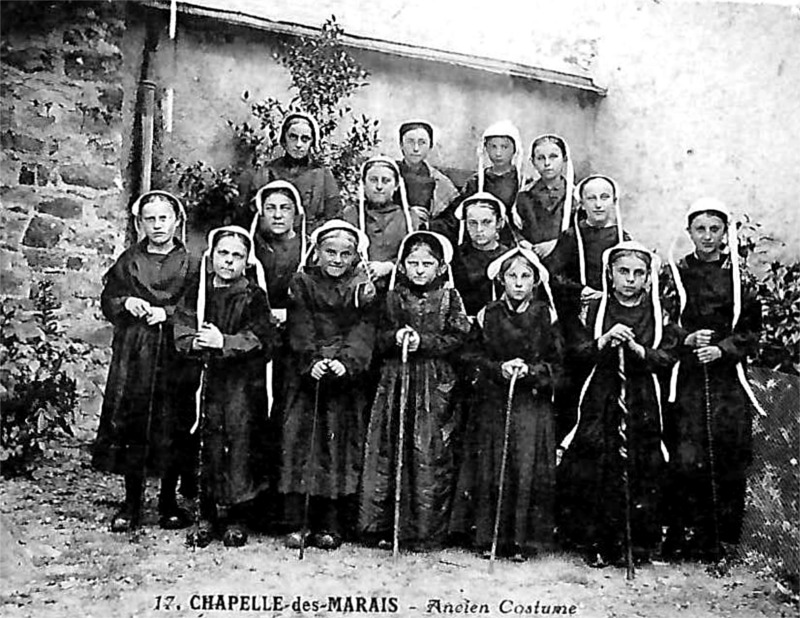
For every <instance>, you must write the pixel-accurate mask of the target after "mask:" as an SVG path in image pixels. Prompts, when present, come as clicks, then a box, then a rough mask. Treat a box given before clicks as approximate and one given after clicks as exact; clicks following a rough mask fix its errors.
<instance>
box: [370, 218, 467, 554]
mask: <svg viewBox="0 0 800 618" xmlns="http://www.w3.org/2000/svg"><path fill="white" fill-rule="evenodd" d="M452 255H453V249H452V246H451V245H450V242H449V241H448V240H447V239H446V238H445V237H444V236H441V235H440V234H435V233H433V232H428V231H419V232H413V233H411V234H409V235H408V236H406V238H405V239H404V240H403V243H402V244H401V246H400V250H399V253H398V260H397V266H396V270H395V273H394V275H393V276H394V280H393V282H392V283H393V285H391V286H390V289H389V292H388V294H387V296H386V300H385V303H384V307H383V311H382V313H381V316H380V321H379V323H378V336H377V345H376V355H378V357H379V360H380V361H381V363H382V365H381V374H380V375H381V377H380V382H379V384H378V390H377V394H376V396H375V400H374V402H373V404H372V411H371V413H370V421H369V428H368V430H367V440H366V450H365V454H364V471H363V476H362V483H361V503H360V512H359V529H360V531H361V532H362V533H363V534H365V535H366V536H367V537H368V538H373V539H376V540H378V541H380V542H382V543H384V544H385V545H386V546H387V547H391V544H390V543H388V539H390V538H391V536H392V530H393V504H394V496H395V487H396V485H395V470H396V467H397V458H398V450H397V447H398V425H399V418H400V417H399V414H400V412H399V409H400V406H401V405H403V402H401V401H400V397H401V389H402V386H401V382H402V372H403V364H402V359H401V350H402V346H403V337H406V336H407V337H409V346H408V351H409V357H408V362H407V371H408V390H407V393H406V401H405V405H406V412H405V417H404V421H405V425H404V426H405V433H404V438H405V441H404V445H403V451H402V456H403V465H402V469H403V470H404V471H405V472H404V474H403V477H402V483H401V485H400V487H401V506H400V512H401V526H400V530H399V531H398V534H399V539H400V540H401V541H402V542H403V543H408V544H412V545H413V546H415V547H428V548H430V547H435V546H441V545H442V544H443V543H444V541H445V538H446V535H447V520H448V516H449V511H450V501H451V498H452V487H453V481H454V475H455V469H454V455H455V454H454V443H455V433H456V430H457V427H458V419H457V417H456V407H455V406H454V401H453V394H454V387H455V384H456V373H455V370H454V368H453V366H452V363H451V361H450V357H452V356H453V355H454V354H455V353H456V352H457V350H458V349H459V348H460V346H461V345H462V344H463V342H464V340H465V338H466V335H467V333H468V332H469V322H468V321H467V316H466V314H465V313H464V307H463V305H462V303H461V298H460V296H459V294H458V292H457V291H456V290H454V289H453V288H452V281H451V280H450V277H449V276H448V273H449V263H450V261H451V260H452Z"/></svg>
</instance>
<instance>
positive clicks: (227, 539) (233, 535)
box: [222, 524, 247, 547]
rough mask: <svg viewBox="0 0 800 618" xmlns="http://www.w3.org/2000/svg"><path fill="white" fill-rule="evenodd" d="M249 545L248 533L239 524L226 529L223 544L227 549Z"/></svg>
mask: <svg viewBox="0 0 800 618" xmlns="http://www.w3.org/2000/svg"><path fill="white" fill-rule="evenodd" d="M245 543H247V531H246V530H245V529H244V528H242V527H241V526H240V525H239V524H231V525H229V526H228V527H227V528H225V532H224V533H223V535H222V544H223V545H225V547H241V546H242V545H244V544H245Z"/></svg>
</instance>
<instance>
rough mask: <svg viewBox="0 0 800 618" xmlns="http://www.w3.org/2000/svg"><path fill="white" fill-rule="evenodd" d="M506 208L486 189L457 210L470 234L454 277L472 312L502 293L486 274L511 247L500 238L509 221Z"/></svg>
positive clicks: (459, 251)
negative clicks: (505, 217) (504, 216)
mask: <svg viewBox="0 0 800 618" xmlns="http://www.w3.org/2000/svg"><path fill="white" fill-rule="evenodd" d="M503 212H504V205H503V203H502V202H501V201H500V200H499V199H498V198H496V197H495V196H494V195H492V194H491V193H485V192H484V193H476V194H474V195H471V196H470V197H468V198H467V199H465V200H464V201H463V202H461V204H459V206H458V208H456V211H455V215H456V218H458V219H459V220H462V221H465V227H466V230H467V238H466V240H464V242H463V243H461V244H460V245H459V246H458V248H457V249H456V252H455V256H454V257H453V280H454V282H455V286H456V289H457V290H458V292H459V294H460V295H461V297H462V299H463V300H464V308H465V309H466V311H467V315H469V316H473V317H474V316H475V315H477V313H478V311H480V310H481V309H483V307H485V306H486V305H487V304H488V303H490V302H491V301H493V300H495V299H496V298H497V296H499V295H498V294H496V290H495V288H496V287H497V283H496V282H495V281H493V280H491V279H488V278H487V277H486V269H487V268H488V267H489V264H490V263H491V262H493V261H494V260H496V259H497V258H498V257H500V256H501V255H503V254H504V253H505V252H506V251H508V247H507V246H506V245H504V244H502V243H501V242H500V231H501V230H502V229H503V227H504V226H505V225H506V220H505V219H504V218H503Z"/></svg>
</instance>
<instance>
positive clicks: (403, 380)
mask: <svg viewBox="0 0 800 618" xmlns="http://www.w3.org/2000/svg"><path fill="white" fill-rule="evenodd" d="M409 339H410V333H408V332H406V333H405V334H404V335H403V345H402V348H401V353H400V410H399V411H398V415H397V416H398V421H397V422H398V427H397V464H396V467H395V473H394V530H393V532H392V560H394V561H395V562H397V556H398V555H399V554H400V495H401V491H402V488H401V485H402V482H403V450H404V448H405V438H406V405H407V401H406V399H408V343H409Z"/></svg>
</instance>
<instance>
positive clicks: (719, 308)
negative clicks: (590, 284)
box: [665, 198, 763, 559]
mask: <svg viewBox="0 0 800 618" xmlns="http://www.w3.org/2000/svg"><path fill="white" fill-rule="evenodd" d="M687 230H688V233H689V236H690V238H691V240H692V242H693V243H694V251H693V252H692V253H689V254H688V255H686V256H684V257H683V258H682V259H681V260H680V261H679V262H677V263H676V262H675V261H674V260H671V264H670V266H671V267H672V274H673V278H674V280H675V287H676V288H677V291H678V296H679V299H680V311H679V315H678V319H679V323H680V325H681V327H682V329H683V333H682V343H683V345H682V346H681V348H680V357H679V364H678V365H677V366H676V367H675V369H674V371H673V381H672V388H671V393H670V401H671V402H675V405H674V406H673V407H672V409H671V415H670V423H669V425H670V426H669V432H668V437H669V447H670V452H671V453H673V461H672V465H671V491H670V493H669V496H668V504H667V509H668V512H669V514H670V519H671V521H670V524H671V525H670V530H669V536H668V543H667V547H666V548H665V550H666V551H667V553H672V554H673V555H678V556H681V555H682V556H687V557H695V558H701V559H702V558H710V557H719V555H720V554H719V550H720V547H719V546H718V545H719V543H718V541H719V542H721V543H723V548H724V547H725V546H730V545H736V544H738V542H739V538H740V535H741V530H742V517H743V514H744V500H745V489H746V476H747V467H748V465H749V464H750V463H751V461H752V410H753V407H755V408H756V409H757V410H759V411H760V412H762V413H763V411H761V408H760V406H758V403H757V402H756V401H755V398H754V397H753V392H752V390H751V388H750V385H749V384H748V383H747V379H746V376H745V373H744V368H743V366H744V363H745V362H746V360H747V356H748V355H750V354H754V353H755V352H756V347H757V345H758V340H759V334H760V330H761V307H760V304H759V302H758V300H756V298H755V297H754V294H753V292H752V290H749V289H747V288H745V287H744V286H743V285H742V282H741V275H740V272H739V264H738V259H737V258H738V253H737V238H736V225H735V223H734V222H733V221H732V219H731V215H730V212H729V211H728V209H727V207H726V206H725V205H724V204H722V203H721V202H720V201H718V200H715V199H709V198H703V199H700V200H698V201H697V202H695V203H694V204H693V205H692V207H691V208H690V209H689V212H688V213H687ZM726 245H727V249H726ZM751 403H752V404H754V405H751ZM709 424H710V426H711V438H712V440H711V441H710V442H709V435H708V426H709ZM709 445H711V448H709ZM712 449H713V458H714V459H713V461H712V460H711V454H710V453H711V451H712ZM712 466H713V476H712ZM715 497H716V504H715V503H714V498H715Z"/></svg>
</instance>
